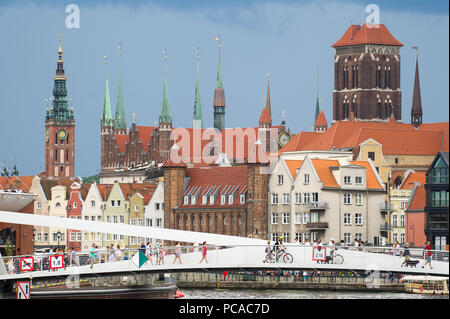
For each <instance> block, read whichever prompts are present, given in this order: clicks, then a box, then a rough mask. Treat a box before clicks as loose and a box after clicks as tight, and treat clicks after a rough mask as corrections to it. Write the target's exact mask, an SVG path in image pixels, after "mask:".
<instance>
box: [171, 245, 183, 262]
mask: <svg viewBox="0 0 450 319" xmlns="http://www.w3.org/2000/svg"><path fill="white" fill-rule="evenodd" d="M174 255H175V259H174V260H173V263H174V264H175V262H176V261H177V259H178V261H179V262H180V264H182V262H181V246H180V242H179V241H177V244H176V245H175V252H174Z"/></svg>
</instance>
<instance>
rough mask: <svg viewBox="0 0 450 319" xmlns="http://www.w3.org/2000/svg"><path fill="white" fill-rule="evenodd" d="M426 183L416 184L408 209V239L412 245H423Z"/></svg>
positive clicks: (424, 238) (424, 237)
mask: <svg viewBox="0 0 450 319" xmlns="http://www.w3.org/2000/svg"><path fill="white" fill-rule="evenodd" d="M425 203H426V196H425V185H415V186H414V188H413V189H412V191H411V196H410V198H409V200H408V204H407V209H406V229H405V232H406V241H407V242H408V243H409V244H410V246H411V247H423V244H424V242H425V241H427V236H426V235H425V223H426V215H425Z"/></svg>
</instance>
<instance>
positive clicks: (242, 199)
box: [240, 195, 245, 204]
mask: <svg viewBox="0 0 450 319" xmlns="http://www.w3.org/2000/svg"><path fill="white" fill-rule="evenodd" d="M240 197H241V204H244V203H245V195H241V196H240Z"/></svg>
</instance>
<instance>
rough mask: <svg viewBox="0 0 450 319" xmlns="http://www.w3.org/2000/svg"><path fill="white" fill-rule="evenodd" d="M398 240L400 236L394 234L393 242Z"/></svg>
mask: <svg viewBox="0 0 450 319" xmlns="http://www.w3.org/2000/svg"><path fill="white" fill-rule="evenodd" d="M397 240H398V234H397V233H393V234H392V241H393V242H396V241H397Z"/></svg>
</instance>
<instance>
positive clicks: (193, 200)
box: [191, 196, 197, 205]
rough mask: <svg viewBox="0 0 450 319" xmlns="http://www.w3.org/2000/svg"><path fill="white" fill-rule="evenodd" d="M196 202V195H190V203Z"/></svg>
mask: <svg viewBox="0 0 450 319" xmlns="http://www.w3.org/2000/svg"><path fill="white" fill-rule="evenodd" d="M196 202H197V196H191V205H195V203H196Z"/></svg>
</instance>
